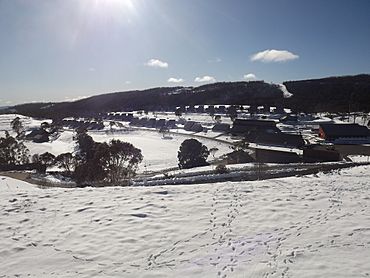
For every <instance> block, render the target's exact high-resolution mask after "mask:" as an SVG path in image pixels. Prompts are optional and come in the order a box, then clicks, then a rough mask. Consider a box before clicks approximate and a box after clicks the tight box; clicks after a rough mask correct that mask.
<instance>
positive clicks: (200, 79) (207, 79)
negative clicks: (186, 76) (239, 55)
mask: <svg viewBox="0 0 370 278" xmlns="http://www.w3.org/2000/svg"><path fill="white" fill-rule="evenodd" d="M194 81H195V82H216V79H215V78H214V77H213V76H208V75H205V76H202V77H199V76H198V77H196V78H195V79H194Z"/></svg>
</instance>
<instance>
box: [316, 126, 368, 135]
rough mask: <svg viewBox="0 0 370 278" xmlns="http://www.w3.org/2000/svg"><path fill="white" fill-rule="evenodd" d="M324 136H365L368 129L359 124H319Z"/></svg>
mask: <svg viewBox="0 0 370 278" xmlns="http://www.w3.org/2000/svg"><path fill="white" fill-rule="evenodd" d="M320 128H321V129H322V130H323V132H324V133H325V136H326V137H367V136H370V132H369V129H368V128H367V127H366V126H361V125H359V124H320Z"/></svg>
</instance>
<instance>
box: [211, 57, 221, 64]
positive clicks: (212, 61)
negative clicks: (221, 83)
mask: <svg viewBox="0 0 370 278" xmlns="http://www.w3.org/2000/svg"><path fill="white" fill-rule="evenodd" d="M221 62H222V59H221V58H219V57H217V58H214V59H210V60H208V63H221Z"/></svg>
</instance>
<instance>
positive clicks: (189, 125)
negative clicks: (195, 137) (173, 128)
mask: <svg viewBox="0 0 370 278" xmlns="http://www.w3.org/2000/svg"><path fill="white" fill-rule="evenodd" d="M184 129H185V130H186V131H193V132H202V131H203V126H202V125H201V124H200V123H197V122H193V121H187V122H186V123H185V125H184Z"/></svg>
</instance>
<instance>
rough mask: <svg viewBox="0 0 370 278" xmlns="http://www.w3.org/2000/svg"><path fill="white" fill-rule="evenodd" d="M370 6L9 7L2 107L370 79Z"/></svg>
mask: <svg viewBox="0 0 370 278" xmlns="http://www.w3.org/2000/svg"><path fill="white" fill-rule="evenodd" d="M369 14H370V1H368V0H356V1H350V0H347V1H341V0H325V1H322V0H320V1H319V0H311V1H304V0H302V1H300V0H270V1H267V0H0V106H4V105H11V104H17V103H23V102H31V101H63V100H71V99H76V98H79V97H84V96H90V95H94V94H100V93H104V92H112V91H125V90H130V89H143V88H149V87H157V86H177V85H183V86H196V85H201V84H205V83H207V82H214V81H237V80H252V79H263V80H265V81H268V82H282V81H285V80H297V79H305V78H316V77H325V76H333V75H349V74H358V73H369V72H370V16H369Z"/></svg>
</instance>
